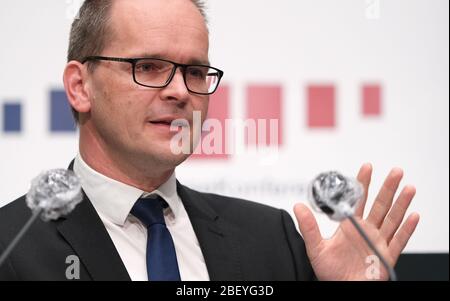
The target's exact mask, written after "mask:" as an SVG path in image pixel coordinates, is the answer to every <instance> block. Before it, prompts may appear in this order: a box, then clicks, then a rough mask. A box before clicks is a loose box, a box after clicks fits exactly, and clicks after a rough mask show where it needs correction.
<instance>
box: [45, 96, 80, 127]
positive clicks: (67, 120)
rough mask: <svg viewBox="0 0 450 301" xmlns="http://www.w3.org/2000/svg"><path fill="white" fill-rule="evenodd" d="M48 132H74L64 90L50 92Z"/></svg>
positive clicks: (73, 123) (73, 124)
mask: <svg viewBox="0 0 450 301" xmlns="http://www.w3.org/2000/svg"><path fill="white" fill-rule="evenodd" d="M50 131H51V132H75V131H76V126H75V122H74V120H73V117H72V111H71V107H70V105H69V102H68V101H67V96H66V92H65V91H64V90H51V91H50Z"/></svg>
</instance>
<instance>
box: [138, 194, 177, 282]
mask: <svg viewBox="0 0 450 301" xmlns="http://www.w3.org/2000/svg"><path fill="white" fill-rule="evenodd" d="M164 207H167V203H166V202H165V201H164V199H163V198H161V197H160V196H157V198H152V199H151V198H147V199H142V198H141V199H139V200H137V202H136V203H135V204H134V206H133V209H131V214H133V215H134V216H135V217H136V218H138V219H139V220H140V221H141V223H143V224H144V225H145V226H146V227H147V233H148V234H147V275H148V280H149V281H180V280H181V279H180V272H179V270H178V262H177V256H176V253H175V246H174V245H173V240H172V236H171V235H170V232H169V230H168V229H167V227H166V222H165V221H164V214H163V208H164Z"/></svg>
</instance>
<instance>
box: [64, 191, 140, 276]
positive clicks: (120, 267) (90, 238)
mask: <svg viewBox="0 0 450 301" xmlns="http://www.w3.org/2000/svg"><path fill="white" fill-rule="evenodd" d="M57 229H58V231H59V233H60V234H61V235H62V236H63V237H64V239H66V241H67V242H68V243H69V244H70V245H71V247H72V248H73V249H74V251H75V252H76V254H77V255H78V256H79V258H80V261H81V262H82V263H83V264H84V266H85V267H86V269H87V271H88V273H89V274H90V275H91V277H92V279H93V280H124V281H126V280H131V279H130V276H129V275H128V273H127V271H126V269H125V266H124V264H123V262H122V260H121V259H120V256H119V254H118V253H117V250H116V248H115V247H114V244H113V242H112V240H111V238H110V237H109V234H108V232H107V231H106V229H105V227H104V225H103V223H102V221H101V219H100V217H99V216H98V215H97V212H96V211H95V209H94V207H93V206H92V204H91V201H90V200H89V198H88V197H87V196H86V195H84V200H83V201H82V202H81V203H80V204H78V206H77V207H76V208H75V209H74V211H73V212H72V213H71V214H70V215H68V216H67V218H66V219H64V220H62V221H60V222H59V223H58V225H57Z"/></svg>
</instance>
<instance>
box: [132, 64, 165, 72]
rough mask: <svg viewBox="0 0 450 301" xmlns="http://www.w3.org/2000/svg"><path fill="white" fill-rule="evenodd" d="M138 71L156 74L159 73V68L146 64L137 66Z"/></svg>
mask: <svg viewBox="0 0 450 301" xmlns="http://www.w3.org/2000/svg"><path fill="white" fill-rule="evenodd" d="M136 70H137V71H139V72H154V71H158V70H159V68H158V67H157V66H156V65H155V64H150V63H145V64H139V65H137V66H136Z"/></svg>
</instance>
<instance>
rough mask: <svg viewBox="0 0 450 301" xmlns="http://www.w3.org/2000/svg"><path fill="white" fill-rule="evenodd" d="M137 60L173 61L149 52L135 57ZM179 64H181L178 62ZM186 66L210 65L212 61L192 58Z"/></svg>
mask: <svg viewBox="0 0 450 301" xmlns="http://www.w3.org/2000/svg"><path fill="white" fill-rule="evenodd" d="M135 57H136V58H154V59H162V60H169V61H172V60H170V59H168V58H167V56H164V55H161V54H155V53H148V52H144V53H141V54H139V55H138V56H135ZM177 63H179V62H177ZM185 64H188V65H208V66H209V65H210V61H209V60H208V59H207V60H203V59H196V58H192V59H190V60H188V61H187V62H186V63H185Z"/></svg>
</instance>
